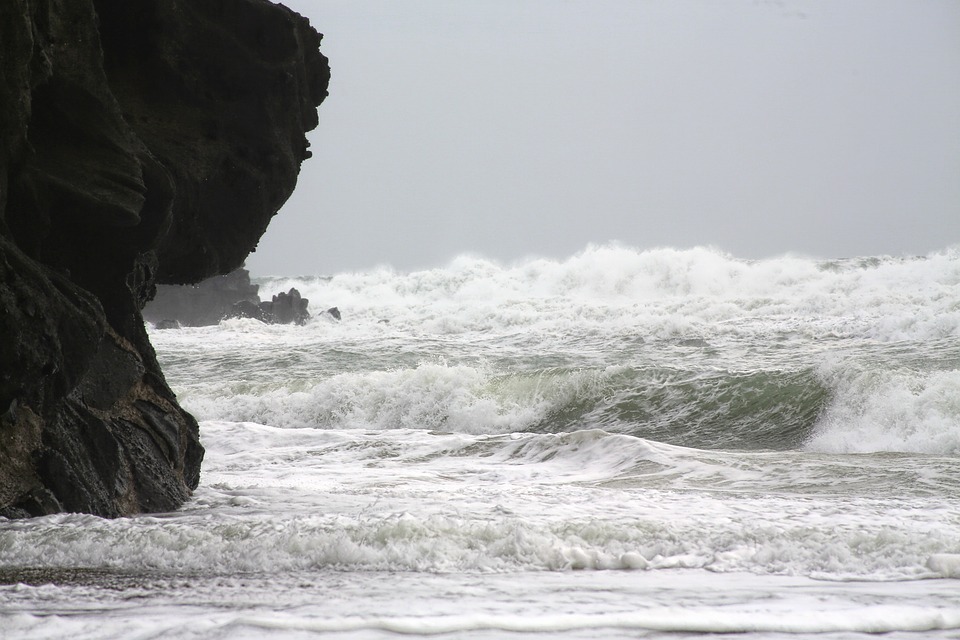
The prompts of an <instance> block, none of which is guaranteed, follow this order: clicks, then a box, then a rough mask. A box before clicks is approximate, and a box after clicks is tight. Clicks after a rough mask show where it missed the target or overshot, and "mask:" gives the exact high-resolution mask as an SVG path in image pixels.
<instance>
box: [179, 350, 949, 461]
mask: <svg viewBox="0 0 960 640" xmlns="http://www.w3.org/2000/svg"><path fill="white" fill-rule="evenodd" d="M957 398H960V370H957V369H951V368H946V369H933V370H927V369H915V368H892V369H891V368H889V367H881V366H876V365H874V366H866V365H864V364H863V363H859V364H858V362H857V361H849V360H844V361H842V362H835V363H832V364H831V363H828V364H823V365H819V366H816V367H811V368H802V369H798V370H770V369H768V370H759V371H743V372H740V371H728V370H722V369H680V368H676V367H664V366H651V367H640V366H625V365H620V366H605V367H596V368H567V367H549V368H544V369H537V370H532V371H521V372H507V373H503V372H500V371H498V370H497V369H496V368H495V367H492V366H482V365H478V366H470V365H466V364H448V363H446V362H443V361H435V362H421V363H419V364H417V365H416V366H412V367H404V368H397V369H392V370H388V371H357V372H347V373H341V374H335V375H331V376H329V377H326V378H323V379H320V380H314V381H313V382H310V383H300V384H298V385H295V386H291V384H290V383H287V382H283V381H280V382H267V383H265V384H261V385H260V386H256V385H254V384H252V383H251V382H250V381H247V380H243V381H242V382H238V383H236V384H225V385H216V384H212V383H205V384H204V385H202V386H198V387H197V388H194V389H190V390H187V391H182V392H181V395H180V399H181V402H182V403H183V405H184V406H185V407H186V408H187V409H188V410H189V411H191V412H192V413H193V414H194V415H195V416H197V417H198V418H199V419H201V420H231V421H236V422H244V421H250V422H258V423H262V424H270V425H273V426H278V427H285V428H302V427H307V428H316V429H367V430H369V429H373V430H392V429H421V430H433V431H448V432H454V433H472V434H502V433H512V432H536V433H561V432H569V431H576V430H581V429H594V428H599V429H603V430H605V431H608V432H611V433H621V434H627V435H632V436H637V437H641V438H645V439H649V440H655V441H658V442H663V443H667V444H675V445H679V446H685V447H693V448H697V449H732V450H763V449H769V450H794V449H801V448H802V449H805V450H808V451H812V452H817V451H821V452H826V453H868V452H877V451H900V452H916V453H931V454H956V453H958V452H960V404H958V402H957Z"/></svg>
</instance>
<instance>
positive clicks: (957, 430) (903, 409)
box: [806, 361, 960, 455]
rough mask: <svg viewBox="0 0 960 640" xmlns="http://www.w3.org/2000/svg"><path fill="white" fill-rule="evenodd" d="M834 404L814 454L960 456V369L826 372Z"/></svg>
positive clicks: (837, 368) (839, 367)
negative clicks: (878, 452) (877, 453)
mask: <svg viewBox="0 0 960 640" xmlns="http://www.w3.org/2000/svg"><path fill="white" fill-rule="evenodd" d="M822 374H823V376H824V377H825V378H826V379H827V380H828V381H829V385H830V387H831V389H832V390H833V401H832V402H831V403H830V404H829V406H828V407H827V408H826V410H825V411H824V413H823V415H822V417H821V418H820V420H819V422H818V425H817V428H816V431H815V432H814V434H813V436H812V437H811V438H810V440H809V441H808V442H807V445H806V446H807V448H808V449H809V450H812V451H826V452H832V453H866V452H875V451H912V452H917V453H933V454H953V455H956V454H958V453H960V369H947V370H933V371H930V370H918V369H917V368H915V367H909V366H904V367H899V368H892V369H891V368H878V367H864V368H861V367H859V366H857V365H856V364H855V363H850V362H837V361H833V362H831V363H830V364H829V365H825V366H824V367H823V369H822Z"/></svg>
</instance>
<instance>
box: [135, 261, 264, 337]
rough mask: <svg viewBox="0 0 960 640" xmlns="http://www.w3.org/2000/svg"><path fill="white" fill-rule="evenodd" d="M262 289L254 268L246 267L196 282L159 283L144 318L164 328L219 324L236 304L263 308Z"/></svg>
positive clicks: (145, 307)
mask: <svg viewBox="0 0 960 640" xmlns="http://www.w3.org/2000/svg"><path fill="white" fill-rule="evenodd" d="M259 289H260V287H259V286H258V285H255V284H253V283H252V282H250V272H248V271H247V270H246V269H242V268H241V269H235V270H234V271H231V272H230V273H228V274H225V275H222V276H213V277H212V278H207V279H206V280H202V281H200V282H198V283H197V284H193V285H186V284H184V285H176V284H169V285H163V284H161V285H157V291H156V295H154V297H153V299H152V300H151V301H150V302H148V303H147V304H146V306H144V307H143V319H144V320H146V321H148V322H151V323H153V324H154V325H156V326H158V327H160V328H164V327H167V326H182V327H205V326H209V325H212V324H217V323H218V322H220V321H221V320H223V319H224V318H226V317H228V316H230V315H231V312H232V311H233V309H234V307H235V306H236V305H241V304H242V305H253V306H254V307H257V308H259V305H260V294H259V293H258V291H259Z"/></svg>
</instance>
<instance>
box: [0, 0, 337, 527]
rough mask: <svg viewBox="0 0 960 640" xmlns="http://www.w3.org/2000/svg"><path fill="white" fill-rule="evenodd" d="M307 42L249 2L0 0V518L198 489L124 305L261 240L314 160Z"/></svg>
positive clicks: (320, 68) (313, 46) (319, 86)
mask: <svg viewBox="0 0 960 640" xmlns="http://www.w3.org/2000/svg"><path fill="white" fill-rule="evenodd" d="M320 38H321V36H320V35H319V34H318V33H317V32H316V31H314V30H313V29H312V28H311V27H310V25H309V23H308V22H307V20H306V19H304V18H302V17H301V16H298V15H297V14H295V13H293V12H292V11H290V10H288V9H287V8H285V7H283V6H280V5H274V4H272V3H271V2H268V1H266V0H140V1H138V2H129V0H71V1H70V2H55V1H54V0H4V1H3V2H0V516H7V517H19V516H28V515H40V514H46V513H53V512H56V511H82V512H88V513H94V514H98V515H102V516H119V515H128V514H134V513H139V512H144V511H163V510H169V509H174V508H176V507H177V506H179V505H180V504H181V503H182V502H183V501H184V500H185V499H186V498H187V497H188V496H189V495H190V492H191V490H192V489H193V488H195V487H196V486H197V483H198V481H199V474H200V462H201V460H202V457H203V448H202V447H201V445H200V442H199V436H198V427H197V423H196V421H195V420H194V419H193V417H192V416H190V415H189V414H188V413H187V412H185V411H184V410H183V409H182V408H180V407H179V405H178V404H177V402H176V397H175V396H174V394H173V392H172V391H171V390H170V388H169V387H168V386H167V384H166V382H165V380H164V377H163V373H162V372H161V371H160V367H159V365H158V364H157V361H156V357H155V355H154V351H153V348H152V346H151V345H150V342H149V340H148V336H147V333H146V330H145V328H144V325H143V319H142V316H141V309H142V308H143V305H144V304H145V303H146V302H147V300H149V299H150V298H151V297H152V296H153V295H154V291H155V285H156V284H158V283H165V284H189V283H194V282H198V281H200V280H203V279H204V278H208V277H211V276H215V275H218V274H224V273H229V272H230V271H232V270H234V269H236V268H237V267H239V266H240V265H241V264H242V262H243V260H244V259H245V258H246V256H247V254H248V253H249V252H250V251H251V250H253V249H254V248H255V247H256V244H257V241H258V240H259V238H260V236H261V235H262V234H263V232H264V230H265V229H266V227H267V224H268V222H269V221H270V218H271V217H272V216H273V215H274V214H275V213H276V212H277V210H278V209H279V208H280V206H281V205H282V204H283V203H284V201H285V200H286V199H287V197H288V196H289V195H290V193H291V191H292V190H293V187H294V185H295V183H296V179H297V174H298V172H299V167H300V163H301V162H302V161H303V160H304V159H305V158H307V157H309V155H310V153H309V151H308V149H307V146H308V145H307V141H306V138H305V137H304V133H305V132H306V131H309V130H310V129H312V128H314V127H315V126H316V124H317V114H316V106H317V105H319V104H320V103H321V102H322V101H323V99H324V97H325V96H326V88H327V82H328V80H329V67H328V66H327V61H326V58H324V56H322V55H321V54H320V52H319V45H320Z"/></svg>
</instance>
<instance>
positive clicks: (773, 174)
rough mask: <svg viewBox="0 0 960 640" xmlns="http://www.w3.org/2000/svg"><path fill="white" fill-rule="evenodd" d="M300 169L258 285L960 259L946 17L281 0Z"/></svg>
mask: <svg viewBox="0 0 960 640" xmlns="http://www.w3.org/2000/svg"><path fill="white" fill-rule="evenodd" d="M282 3H283V4H286V5H287V6H289V7H290V8H291V9H293V10H295V11H297V12H298V13H300V14H302V15H304V16H306V17H308V18H309V19H310V22H311V24H312V25H313V26H314V28H316V29H317V30H318V31H320V32H321V33H323V34H324V38H323V43H322V46H321V51H322V52H323V53H324V54H325V55H326V56H327V57H328V58H329V59H330V66H331V71H332V79H331V83H330V89H329V92H330V95H329V97H328V98H327V99H326V101H325V102H324V103H323V105H321V107H320V109H319V116H320V125H319V127H318V128H317V129H316V130H315V131H313V132H311V133H310V134H308V139H309V140H310V142H311V149H312V151H313V157H312V158H311V159H309V160H307V161H306V162H305V163H304V164H303V166H302V168H301V173H300V178H299V181H298V185H297V188H296V190H295V191H294V193H293V195H292V196H291V198H290V199H289V200H288V201H287V203H286V204H285V205H284V206H283V208H282V209H281V210H280V213H279V214H278V215H277V216H276V217H275V218H274V219H273V221H272V222H271V225H270V227H269V229H268V230H267V232H266V234H265V235H264V237H263V238H262V239H261V241H260V245H259V247H258V249H257V251H256V252H255V253H253V254H251V256H250V257H249V258H248V260H247V267H248V268H249V269H250V271H251V272H252V273H254V275H308V274H333V273H337V272H342V271H356V270H366V269H371V268H375V267H378V266H390V267H393V268H394V269H397V270H401V271H412V270H416V269H422V268H431V267H437V266H443V265H445V264H447V263H449V262H450V261H451V260H452V259H453V258H455V257H456V256H457V255H460V254H472V255H479V256H483V257H486V258H489V259H492V260H496V261H499V262H501V263H504V264H510V263H513V262H516V261H519V260H523V259H525V258H530V257H546V258H555V259H563V258H566V257H569V256H571V255H574V254H576V253H577V252H579V251H581V250H583V249H584V248H586V247H587V246H588V244H606V243H611V242H613V243H617V244H620V245H624V246H630V247H635V248H637V249H639V250H643V249H651V248H656V247H663V246H670V247H676V248H688V247H694V246H711V247H715V248H717V249H720V250H722V251H725V252H728V253H730V254H732V255H734V256H736V257H740V258H746V259H755V258H764V257H772V256H777V255H783V254H788V253H789V254H794V255H796V254H799V255H808V256H813V257H820V258H840V257H852V256H867V255H925V254H927V253H930V252H932V251H937V250H941V249H945V248H947V247H950V246H955V245H958V244H960V1H958V0H826V1H822V0H806V1H791V0H780V1H774V0H482V1H461V0H329V1H328V0H283V2H282Z"/></svg>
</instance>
